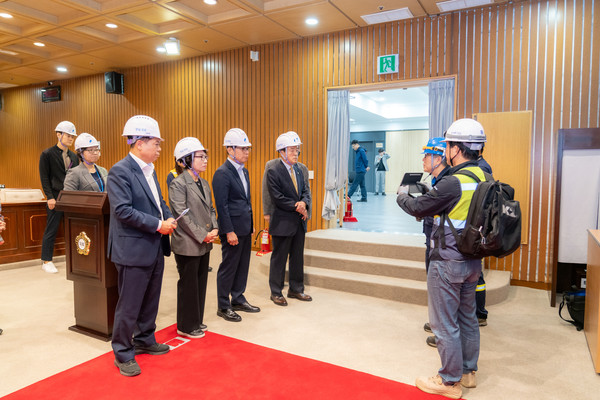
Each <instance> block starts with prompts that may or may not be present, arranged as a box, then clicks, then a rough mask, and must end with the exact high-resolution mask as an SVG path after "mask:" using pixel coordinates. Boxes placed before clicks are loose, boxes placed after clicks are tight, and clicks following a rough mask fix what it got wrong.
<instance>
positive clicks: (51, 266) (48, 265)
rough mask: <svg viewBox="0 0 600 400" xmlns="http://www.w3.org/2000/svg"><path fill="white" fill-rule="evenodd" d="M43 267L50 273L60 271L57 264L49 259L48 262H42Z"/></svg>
mask: <svg viewBox="0 0 600 400" xmlns="http://www.w3.org/2000/svg"><path fill="white" fill-rule="evenodd" d="M42 269H43V270H44V271H45V272H47V273H49V274H55V273H57V272H58V269H56V265H54V263H53V262H52V261H48V262H47V263H43V264H42Z"/></svg>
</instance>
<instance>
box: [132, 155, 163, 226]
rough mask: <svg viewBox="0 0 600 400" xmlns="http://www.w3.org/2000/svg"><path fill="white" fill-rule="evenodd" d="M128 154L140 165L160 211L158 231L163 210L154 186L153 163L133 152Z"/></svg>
mask: <svg viewBox="0 0 600 400" xmlns="http://www.w3.org/2000/svg"><path fill="white" fill-rule="evenodd" d="M129 155H130V156H131V158H133V159H134V160H135V162H136V163H137V164H138V165H139V166H140V168H141V170H142V173H143V174H144V177H145V178H146V182H148V186H150V191H151V192H152V196H153V197H154V202H155V203H156V206H157V207H158V210H159V211H160V219H161V221H158V228H157V229H156V230H157V231H158V230H160V227H161V226H162V219H163V212H162V208H161V207H160V197H159V196H158V189H157V187H156V182H154V164H153V163H150V164H147V163H146V162H145V161H144V160H142V159H141V158H139V157H137V156H136V155H135V154H133V153H129Z"/></svg>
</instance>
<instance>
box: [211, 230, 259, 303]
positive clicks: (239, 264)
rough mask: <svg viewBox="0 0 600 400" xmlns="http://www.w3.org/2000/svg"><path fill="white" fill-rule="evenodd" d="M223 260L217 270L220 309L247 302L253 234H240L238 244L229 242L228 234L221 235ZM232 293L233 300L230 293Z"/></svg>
mask: <svg viewBox="0 0 600 400" xmlns="http://www.w3.org/2000/svg"><path fill="white" fill-rule="evenodd" d="M219 238H220V239H221V252H222V254H223V260H222V261H221V265H219V271H218V272H217V297H218V298H217V300H218V304H219V308H220V309H225V308H231V305H232V304H241V303H244V302H246V298H245V297H244V292H245V291H246V283H247V282H248V270H249V269H250V249H251V246H252V234H249V235H246V236H238V244H237V246H232V245H230V244H229V243H227V236H226V235H219ZM230 294H231V300H230V299H229V295H230Z"/></svg>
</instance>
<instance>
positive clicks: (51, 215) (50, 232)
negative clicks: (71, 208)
mask: <svg viewBox="0 0 600 400" xmlns="http://www.w3.org/2000/svg"><path fill="white" fill-rule="evenodd" d="M46 214H47V217H46V229H45V230H44V238H43V239H42V261H52V256H53V255H54V241H55V240H56V233H57V232H58V227H59V226H60V221H62V219H63V212H62V211H56V208H55V209H54V210H51V209H49V208H48V206H46Z"/></svg>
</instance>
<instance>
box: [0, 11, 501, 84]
mask: <svg viewBox="0 0 600 400" xmlns="http://www.w3.org/2000/svg"><path fill="white" fill-rule="evenodd" d="M494 1H496V2H498V3H502V2H506V1H508V0H494ZM405 7H406V8H408V10H409V11H410V12H411V13H412V15H413V16H414V17H424V16H427V15H429V16H431V15H437V14H439V13H440V10H439V8H438V6H437V3H436V0H376V1H375V0H366V1H365V0H218V3H217V4H216V5H213V6H209V5H206V4H205V3H204V2H203V1H202V0H0V13H8V14H11V15H12V17H13V18H9V19H6V18H2V17H0V88H2V87H11V86H20V85H28V84H33V83H40V82H46V81H55V80H60V79H68V78H73V77H77V76H84V75H92V74H97V73H100V72H106V71H111V70H116V71H119V69H123V68H129V67H136V66H141V65H148V64H155V63H160V62H165V61H169V60H177V59H183V58H190V57H195V56H200V55H205V54H208V53H215V52H219V51H224V50H229V49H234V48H241V47H247V46H252V45H258V44H263V43H270V42H277V41H282V40H290V39H299V38H303V37H307V36H313V35H319V34H324V33H328V32H337V31H342V30H346V29H353V28H356V27H362V26H366V25H367V24H366V22H365V21H364V19H363V18H362V17H361V16H362V15H366V14H373V13H379V12H382V11H383V12H386V11H390V10H395V9H401V8H405ZM308 17H316V18H317V19H318V20H319V23H318V24H317V25H314V26H309V25H307V24H306V23H305V22H304V21H305V19H306V18H308ZM107 23H113V24H116V25H117V26H118V28H116V29H110V28H108V27H106V24H107ZM169 37H175V38H177V39H178V40H179V41H180V43H181V55H179V56H168V55H165V54H160V53H157V52H156V48H157V47H160V46H161V45H162V44H163V43H164V41H165V40H166V39H168V38H169ZM34 42H40V43H43V44H45V46H44V47H37V46H35V45H34V44H33V43H34ZM59 66H63V67H65V68H66V69H67V72H58V71H57V70H56V68H57V67H59Z"/></svg>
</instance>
